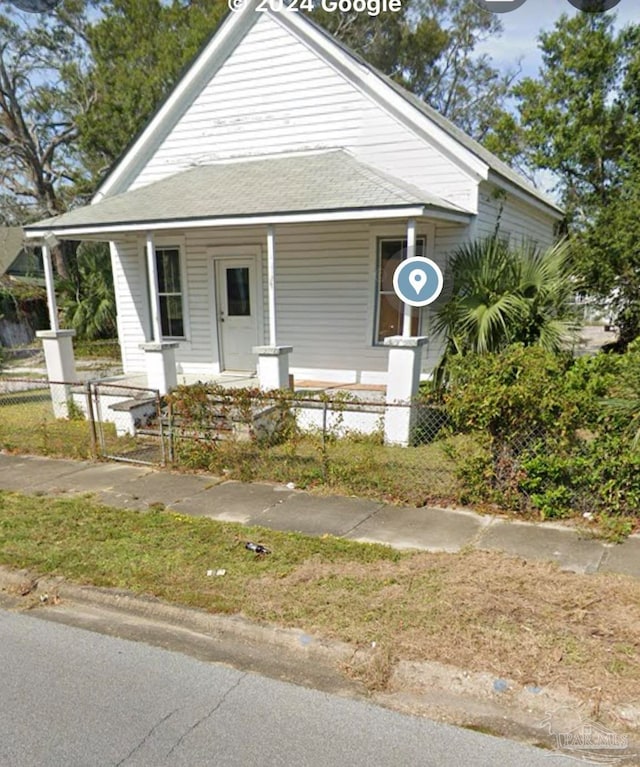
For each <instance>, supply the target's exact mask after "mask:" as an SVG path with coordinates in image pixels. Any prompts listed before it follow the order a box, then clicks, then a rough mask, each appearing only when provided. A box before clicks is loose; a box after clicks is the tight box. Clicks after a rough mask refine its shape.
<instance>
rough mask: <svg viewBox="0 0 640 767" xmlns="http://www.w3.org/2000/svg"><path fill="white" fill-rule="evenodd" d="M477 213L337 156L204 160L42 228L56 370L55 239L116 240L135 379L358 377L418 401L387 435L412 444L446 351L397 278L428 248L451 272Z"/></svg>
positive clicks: (127, 357) (274, 383)
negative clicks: (416, 416)
mask: <svg viewBox="0 0 640 767" xmlns="http://www.w3.org/2000/svg"><path fill="white" fill-rule="evenodd" d="M253 182H255V183H253ZM247 189H252V190H254V191H252V194H251V196H249V198H247ZM470 218H471V216H470V214H469V213H468V212H467V211H464V210H462V209H461V208H459V207H457V206H456V205H453V204H451V203H449V202H448V201H445V200H443V199H441V198H437V197H435V196H434V195H429V194H428V193H425V192H423V191H421V190H419V189H417V188H416V187H412V186H410V185H408V184H406V183H405V182H403V181H401V180H399V179H395V178H392V177H390V176H388V175H386V174H382V173H380V172H379V171H377V170H374V169H372V168H371V167H369V166H367V165H364V164H363V163H361V162H360V161H358V160H356V159H355V158H354V157H353V156H351V155H350V154H349V153H346V152H343V151H328V152H317V153H309V154H303V155H296V156H293V155H292V156H278V157H272V158H267V159H256V160H248V161H241V162H231V163H220V164H213V165H208V166H203V167H198V168H194V169H191V170H188V171H184V172H182V173H177V174H176V175H174V176H171V177H169V178H166V179H163V180H162V181H158V182H156V183H154V184H150V185H149V186H147V187H142V188H139V189H135V190H133V191H130V192H127V193H126V194H123V195H118V196H117V197H113V198H107V199H105V200H102V201H99V202H96V203H95V204H94V205H90V206H87V207H86V208H80V209H77V210H74V211H71V212H69V213H67V214H65V215H64V216H61V217H59V218H57V219H52V220H49V221H45V222H41V223H40V224H36V225H33V226H31V227H29V230H28V234H29V235H30V236H32V237H39V238H41V241H42V250H43V255H44V260H45V272H46V278H47V280H46V282H47V290H48V296H49V307H50V318H51V331H49V332H47V334H46V336H43V341H44V343H45V346H46V347H47V348H48V349H49V352H50V353H49V354H48V357H47V366H48V369H49V370H50V371H56V372H57V375H56V376H55V377H54V376H53V375H51V373H50V378H55V379H56V380H65V381H68V380H73V379H72V376H73V360H72V351H71V338H70V336H69V333H68V331H64V330H61V329H60V328H59V326H58V317H57V308H56V303H55V289H54V283H53V273H52V269H51V253H50V250H51V247H52V246H54V245H55V242H56V241H57V239H58V238H60V239H64V238H83V239H93V240H108V241H109V243H110V248H111V260H112V266H113V273H114V282H115V288H116V296H117V305H118V336H119V340H120V345H121V349H122V362H123V369H124V373H125V376H126V380H127V381H129V384H130V385H131V386H139V385H141V384H142V386H143V388H144V387H146V388H149V389H154V390H158V391H159V392H160V394H161V395H164V394H166V393H167V392H169V391H171V390H172V389H173V388H174V387H175V386H177V385H178V384H179V383H182V382H184V383H191V382H195V381H201V380H206V381H211V380H216V379H218V378H219V380H220V382H221V383H222V385H223V386H228V387H231V388H233V387H243V388H247V387H257V388H259V389H261V390H262V391H270V390H278V389H286V388H288V387H289V385H290V382H289V377H290V375H293V377H294V386H295V387H296V388H303V387H304V386H305V384H303V383H301V382H308V383H307V384H306V387H307V388H309V389H310V390H315V391H322V390H327V389H335V390H343V389H344V388H345V387H349V388H348V389H347V390H351V391H352V392H359V393H357V394H356V396H357V397H358V398H359V399H367V398H371V397H374V399H375V400H376V401H381V400H383V399H385V398H386V401H387V402H388V403H389V404H392V403H397V402H402V403H405V405H406V413H403V414H400V413H399V411H398V419H395V420H397V424H396V427H397V428H396V427H394V428H393V429H391V431H390V432H389V433H388V434H387V435H386V438H387V439H388V440H389V442H391V443H394V444H407V443H408V439H409V436H408V435H409V431H410V427H411V423H412V421H413V416H412V413H411V408H410V406H409V405H410V402H411V400H412V399H413V397H414V396H415V394H416V393H417V390H418V385H419V382H420V380H421V378H424V377H427V376H428V375H429V373H430V370H431V369H432V368H433V366H434V364H435V362H436V361H437V359H438V357H439V352H440V345H439V343H438V341H437V339H433V338H431V340H430V336H431V332H430V321H431V315H430V313H429V311H428V307H426V308H415V307H411V306H408V305H405V304H403V303H402V302H401V301H400V299H398V298H397V296H396V295H395V292H394V288H393V274H394V271H395V269H396V267H397V266H398V265H399V264H400V263H401V262H402V260H403V259H404V258H412V257H413V256H416V255H420V256H427V257H428V258H430V259H432V260H433V261H434V262H436V263H437V262H438V261H439V262H440V268H441V270H444V269H445V263H446V258H447V253H448V251H449V248H450V246H451V243H452V242H455V241H460V240H461V239H463V238H464V237H465V236H467V235H468V234H469V221H470ZM378 387H383V388H378ZM384 387H386V390H385V389H384ZM374 393H375V396H374ZM390 420H391V421H393V420H394V419H390Z"/></svg>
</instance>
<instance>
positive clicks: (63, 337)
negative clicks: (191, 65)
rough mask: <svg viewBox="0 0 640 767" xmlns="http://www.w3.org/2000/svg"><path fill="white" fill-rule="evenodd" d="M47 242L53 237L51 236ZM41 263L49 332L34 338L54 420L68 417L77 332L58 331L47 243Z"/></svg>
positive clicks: (43, 332)
mask: <svg viewBox="0 0 640 767" xmlns="http://www.w3.org/2000/svg"><path fill="white" fill-rule="evenodd" d="M49 239H50V240H51V239H53V238H52V237H50V238H49ZM42 261H43V265H44V279H45V285H46V288H47V307H48V309H49V326H50V328H51V329H50V330H40V331H38V332H37V333H36V337H37V338H40V339H42V348H43V350H44V359H45V362H46V365H47V378H48V379H49V381H50V382H53V383H50V384H49V389H50V391H51V405H52V407H53V414H54V416H55V417H56V418H67V417H68V415H69V410H68V403H69V401H70V399H71V384H72V383H75V382H76V380H77V374H76V361H75V358H74V356H73V337H74V336H75V334H76V331H75V330H60V323H59V321H58V304H57V301H56V288H55V282H54V277H53V264H52V263H51V247H50V243H49V242H46V241H45V242H43V243H42Z"/></svg>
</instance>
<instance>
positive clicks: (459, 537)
mask: <svg viewBox="0 0 640 767" xmlns="http://www.w3.org/2000/svg"><path fill="white" fill-rule="evenodd" d="M0 489H1V490H14V491H19V492H24V493H30V494H36V493H37V494H47V495H56V494H67V493H68V494H77V493H92V494H94V495H95V496H96V497H97V498H98V499H99V500H100V501H102V502H104V503H106V504H109V505H111V506H115V507H118V508H125V509H147V508H149V506H150V505H152V504H158V503H161V504H164V505H165V506H167V507H169V508H171V509H173V510H174V511H177V512H180V513H183V514H193V515H196V516H204V517H209V518H211V519H218V520H224V521H231V522H241V523H243V524H247V525H262V526H263V527H267V528H271V529H274V530H295V531H299V532H302V533H306V534H309V535H323V534H330V535H335V536H340V537H344V538H348V539H351V540H356V541H364V542H370V543H371V542H378V543H386V544H389V545H391V546H393V547H395V548H399V549H421V550H426V551H446V552H456V551H460V549H462V548H464V547H466V546H472V547H475V548H478V549H491V550H498V551H504V552H507V553H509V554H515V555H518V556H521V557H523V558H525V559H545V560H551V561H554V562H557V563H558V564H559V566H560V567H561V568H562V569H564V570H571V571H573V572H578V573H594V572H598V571H607V572H615V573H622V574H625V575H630V576H633V577H635V578H640V537H639V536H632V537H631V538H629V539H628V540H627V541H625V542H624V543H623V544H618V545H615V544H613V545H612V544H607V543H603V542H601V541H598V540H593V539H590V538H586V537H581V536H580V535H579V534H578V533H577V532H575V531H574V530H572V529H569V528H566V527H562V526H560V525H554V524H550V523H545V524H530V523H526V522H514V521H510V520H504V519H499V518H497V517H491V516H481V515H479V514H475V513H473V512H471V511H465V510H455V509H435V508H422V509H415V508H407V507H398V506H388V505H386V504H383V503H379V502H376V501H371V500H366V499H361V498H345V497H341V496H320V495H311V494H310V493H306V492H303V491H301V490H291V489H289V488H287V487H285V486H283V485H273V484H266V483H253V484H246V483H242V482H230V481H224V480H221V479H220V478H219V477H214V476H211V475H203V474H197V475H194V474H178V473H174V472H170V471H163V470H157V469H150V468H146V467H142V466H134V465H131V464H124V463H91V462H86V461H71V460H60V459H52V458H41V457H35V456H14V455H5V454H2V453H0Z"/></svg>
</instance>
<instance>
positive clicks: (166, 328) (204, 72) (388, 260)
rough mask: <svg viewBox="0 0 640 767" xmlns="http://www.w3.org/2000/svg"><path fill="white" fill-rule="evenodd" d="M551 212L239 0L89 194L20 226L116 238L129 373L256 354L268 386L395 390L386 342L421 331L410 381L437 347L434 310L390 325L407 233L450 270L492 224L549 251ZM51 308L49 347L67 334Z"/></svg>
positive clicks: (475, 152)
mask: <svg viewBox="0 0 640 767" xmlns="http://www.w3.org/2000/svg"><path fill="white" fill-rule="evenodd" d="M562 215H563V214H562V211H561V210H560V209H559V208H558V207H556V205H554V203H553V202H552V201H550V200H548V199H547V198H545V197H544V196H543V195H541V194H540V193H539V192H538V191H537V190H535V189H534V188H533V187H531V186H530V185H529V184H528V183H527V182H526V181H525V180H524V179H523V178H521V176H520V175H518V174H517V173H515V172H514V171H513V170H512V169H510V168H509V167H508V166H507V165H505V164H504V163H502V162H501V161H500V160H498V159H497V158H496V157H495V156H493V155H492V154H491V153H490V152H488V151H486V150H485V149H484V148H483V147H482V146H480V145H479V144H478V143H476V142H475V141H473V140H472V139H470V138H469V137H468V136H466V135H465V134H464V133H462V132H461V131H460V130H459V129H457V128H456V127H455V126H453V125H452V124H451V123H450V122H449V121H448V120H446V119H444V118H443V117H442V116H441V115H439V114H438V113H437V112H435V111H434V110H433V109H431V108H430V107H428V106H426V105H425V104H424V103H423V102H422V101H421V100H419V99H418V98H416V97H414V96H412V95H411V94H410V93H408V92H407V91H405V90H403V89H402V88H400V87H399V86H398V85H396V84H395V83H394V82H392V81H391V80H390V79H388V78H387V77H385V76H384V75H383V74H381V73H380V72H379V71H377V70H375V69H374V68H373V67H371V66H369V65H368V64H367V63H366V62H364V61H363V60H362V59H361V58H359V57H358V56H356V55H354V54H353V53H352V52H351V51H349V50H348V49H347V48H345V47H344V46H343V45H342V44H340V43H338V42H337V41H336V40H335V39H333V38H332V37H331V36H330V35H329V34H328V33H327V32H325V31H324V30H322V29H321V28H320V27H318V26H317V25H316V24H314V23H313V22H311V21H310V20H309V19H308V18H306V17H305V16H304V15H303V14H302V13H297V12H293V11H286V12H272V11H264V12H259V11H257V10H256V3H255V2H248V3H247V4H246V5H245V6H244V8H243V10H241V11H239V12H236V13H229V15H228V16H227V18H226V20H225V21H224V22H223V23H222V25H221V26H220V27H219V29H218V31H217V32H216V34H215V35H214V36H213V37H212V38H211V40H210V41H209V43H208V44H207V45H206V46H205V47H204V49H203V50H202V52H201V53H200V54H199V56H198V57H197V58H196V59H195V61H194V62H193V64H192V65H191V67H190V68H189V69H188V70H187V71H186V73H185V74H184V76H183V77H182V79H181V80H180V81H179V82H178V83H177V84H176V86H175V88H174V89H173V91H172V92H171V93H170V95H169V96H168V98H167V99H166V100H165V101H164V103H162V104H161V106H160V107H159V108H158V110H157V112H156V113H155V115H154V116H153V118H152V119H151V120H150V122H149V123H148V125H147V126H146V128H145V129H144V130H143V131H142V132H141V133H140V135H139V136H138V137H137V138H135V139H134V140H133V141H132V143H131V145H130V147H129V148H128V149H127V151H126V152H125V153H124V155H123V156H122V157H121V159H120V160H119V162H118V163H117V164H116V165H115V167H114V168H113V169H112V170H111V172H110V173H109V175H108V176H107V178H106V179H105V180H104V182H103V183H102V185H101V186H100V188H99V189H98V191H97V192H96V194H95V196H94V198H93V200H92V202H91V204H90V205H88V206H86V207H81V208H77V209H75V210H71V211H69V212H68V213H65V214H64V215H61V216H58V217H56V218H52V219H48V220H46V221H40V222H37V223H35V224H32V225H30V226H28V227H26V234H27V236H28V237H33V238H38V239H39V240H40V241H42V242H43V243H44V248H43V250H44V252H45V254H46V253H47V252H48V248H47V246H46V243H47V242H50V241H51V239H50V238H52V237H55V238H58V239H64V238H70V239H75V240H78V239H81V240H82V239H84V240H103V241H108V242H109V243H110V247H111V254H112V264H113V273H114V279H115V286H116V293H117V307H118V333H119V339H120V343H121V347H122V362H123V366H124V371H125V374H127V375H128V376H129V377H131V376H134V375H136V374H139V375H141V376H144V375H146V376H147V380H148V383H149V385H150V386H154V387H157V388H160V389H161V390H163V389H166V388H167V387H169V386H171V385H172V384H173V383H174V382H175V380H176V375H177V378H178V380H182V378H181V377H186V378H187V379H188V378H190V377H194V378H202V379H206V378H214V377H216V376H219V375H221V374H224V373H225V372H228V371H234V372H237V371H240V372H246V373H251V372H254V373H255V371H256V366H257V364H258V360H260V363H259V367H260V371H261V374H262V376H263V378H264V380H263V381H262V383H263V384H264V385H267V386H268V385H274V386H275V385H280V384H282V383H283V381H284V380H285V376H286V375H287V374H288V373H289V372H290V373H293V374H294V376H295V378H296V379H298V380H300V379H313V380H316V381H335V382H345V383H348V382H353V383H361V384H367V383H371V384H385V383H386V384H389V383H390V382H391V380H392V378H393V375H394V373H393V372H392V373H390V372H389V371H390V366H391V361H390V347H391V348H393V342H389V341H388V342H387V344H385V339H388V338H393V337H396V338H397V337H398V336H401V335H404V336H405V337H407V336H410V337H412V338H414V337H421V338H422V339H423V340H422V341H421V342H420V343H421V344H423V348H422V359H421V361H420V363H419V373H421V374H422V375H423V376H424V375H425V374H428V372H429V370H430V369H431V368H432V367H433V365H434V364H435V362H436V361H437V360H438V358H439V354H440V351H441V349H440V344H439V343H438V339H434V338H430V318H431V317H432V313H433V308H431V307H426V308H424V309H414V310H413V312H412V316H411V318H410V321H409V319H407V321H406V322H405V323H404V324H403V311H404V310H403V306H402V305H401V304H400V302H399V300H398V299H397V298H396V297H395V295H394V294H393V287H392V284H391V277H392V274H393V270H394V268H395V266H396V265H397V263H398V258H400V257H402V252H403V251H402V248H403V247H404V246H405V245H406V244H407V242H408V245H409V251H410V253H412V252H413V241H414V238H415V253H417V254H418V255H421V254H423V255H426V256H428V257H430V258H432V259H434V260H435V261H436V262H437V263H438V264H439V265H440V267H441V269H442V271H443V272H444V273H445V278H446V274H447V259H448V257H449V256H450V255H451V253H452V252H453V251H454V250H455V248H456V247H457V246H458V245H460V244H461V243H463V242H464V241H468V240H470V239H473V238H478V237H482V236H487V235H489V234H491V233H493V232H494V230H495V228H496V225H497V222H498V218H499V223H500V231H501V232H502V234H503V235H504V236H511V237H512V238H515V239H517V240H520V239H525V240H533V241H536V242H537V243H539V245H540V246H547V245H549V244H551V243H552V242H553V240H554V229H555V227H556V226H557V223H558V221H559V220H560V219H561V218H562ZM399 254H400V255H399ZM52 298H53V296H52ZM54 315H55V312H52V331H51V333H50V334H49V336H48V342H49V343H50V344H53V343H54V342H55V343H57V344H61V345H64V344H65V343H66V342H67V341H68V335H69V332H68V331H66V332H65V331H63V330H60V329H59V328H58V327H57V320H56V318H55V316H54ZM424 337H426V339H427V340H426V341H424ZM46 344H47V341H45V346H46ZM400 345H401V346H403V345H404V347H408V346H410V345H411V343H410V342H409V341H406V340H405V341H403V342H400ZM63 356H64V355H63ZM63 362H64V361H63ZM391 367H393V366H391ZM397 372H398V376H400V377H402V378H405V377H406V370H405V369H404V368H403V367H402V365H400V367H398V368H397ZM58 373H59V374H60V375H63V374H64V373H65V368H64V364H63V365H62V368H60V370H59V371H58Z"/></svg>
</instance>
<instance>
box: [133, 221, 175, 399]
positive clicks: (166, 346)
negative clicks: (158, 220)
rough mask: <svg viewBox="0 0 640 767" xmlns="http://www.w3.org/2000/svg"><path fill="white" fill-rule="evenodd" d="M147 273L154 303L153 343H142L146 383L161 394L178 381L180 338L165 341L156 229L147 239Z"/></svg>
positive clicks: (151, 300)
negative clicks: (155, 237)
mask: <svg viewBox="0 0 640 767" xmlns="http://www.w3.org/2000/svg"><path fill="white" fill-rule="evenodd" d="M146 255H147V275H148V279H149V301H150V303H151V334H152V340H151V342H150V343H144V344H140V348H141V349H142V350H143V351H144V358H145V365H146V368H147V386H148V387H149V388H150V389H158V391H159V392H160V394H167V393H168V392H169V391H170V390H171V389H173V387H174V386H177V384H178V376H177V372H176V349H177V348H178V343H177V341H163V340H162V320H161V315H160V290H159V286H158V265H157V263H156V246H155V241H154V237H153V232H147V241H146Z"/></svg>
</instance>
